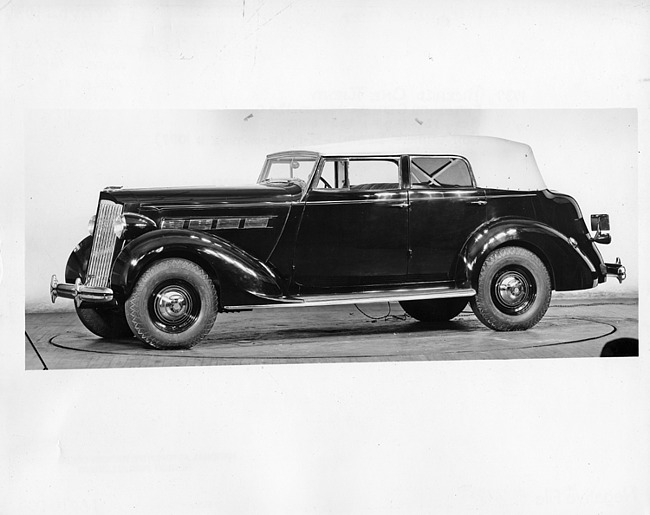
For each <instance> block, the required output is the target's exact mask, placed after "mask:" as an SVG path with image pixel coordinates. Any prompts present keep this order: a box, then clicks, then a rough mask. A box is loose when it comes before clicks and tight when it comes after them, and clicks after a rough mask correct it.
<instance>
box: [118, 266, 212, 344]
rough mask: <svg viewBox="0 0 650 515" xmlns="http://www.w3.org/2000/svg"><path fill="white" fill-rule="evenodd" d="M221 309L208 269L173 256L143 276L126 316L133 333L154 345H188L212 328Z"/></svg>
mask: <svg viewBox="0 0 650 515" xmlns="http://www.w3.org/2000/svg"><path fill="white" fill-rule="evenodd" d="M217 309H218V297H217V289H216V287H215V285H214V283H213V282H212V280H211V279H210V277H209V276H208V275H207V274H206V273H205V271H204V270H203V269H202V268H201V267H200V266H199V265H197V264H196V263H193V262H192V261H188V260H186V259H179V258H171V259H163V260H161V261H158V262H156V263H154V264H153V265H151V267H149V268H148V269H147V270H146V271H145V272H144V273H143V274H142V275H141V276H140V278H139V279H138V281H137V283H136V285H135V288H134V289H133V292H132V293H131V296H130V297H129V298H128V299H127V301H126V319H127V322H128V324H129V327H130V328H131V330H132V331H133V334H135V335H136V337H137V338H139V339H140V340H141V341H143V342H145V343H147V344H148V345H150V346H152V347H155V348H157V349H179V348H185V349H187V348H190V347H193V346H194V345H196V344H197V343H198V342H199V341H201V340H202V339H203V338H204V337H205V336H206V335H207V334H208V333H209V332H210V330H211V329H212V326H213V325H214V322H215V320H216V318H217Z"/></svg>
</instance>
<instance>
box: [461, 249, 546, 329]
mask: <svg viewBox="0 0 650 515" xmlns="http://www.w3.org/2000/svg"><path fill="white" fill-rule="evenodd" d="M550 302H551V278H550V276H549V273H548V270H547V269H546V267H545V266H544V263H542V261H541V260H540V259H539V258H538V257H537V256H536V255H535V254H533V253H532V252H530V251H529V250H526V249H524V248H521V247H503V248H500V249H497V250H495V251H494V252H492V253H491V254H490V255H488V257H487V258H486V260H485V262H484V263H483V266H482V267H481V271H480V272H479V276H478V283H477V288H476V296H475V297H473V298H472V300H471V305H472V310H473V311H474V314H475V315H476V317H477V318H478V319H479V320H480V321H481V322H483V324H485V325H486V326H487V327H489V328H491V329H494V330H496V331H524V330H526V329H529V328H531V327H533V326H534V325H535V324H537V323H538V322H539V321H540V320H541V319H542V317H543V316H544V314H545V313H546V310H547V309H548V306H549V304H550Z"/></svg>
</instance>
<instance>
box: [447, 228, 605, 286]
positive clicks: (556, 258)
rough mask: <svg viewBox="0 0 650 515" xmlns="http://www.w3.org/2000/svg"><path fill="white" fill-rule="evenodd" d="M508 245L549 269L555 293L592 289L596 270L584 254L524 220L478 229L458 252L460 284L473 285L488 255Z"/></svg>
mask: <svg viewBox="0 0 650 515" xmlns="http://www.w3.org/2000/svg"><path fill="white" fill-rule="evenodd" d="M508 245H514V246H520V247H523V248H526V249H528V250H530V251H531V252H533V253H535V254H536V255H537V257H539V258H540V259H541V260H542V262H544V264H545V265H546V267H547V268H548V271H549V274H550V276H551V282H552V285H553V289H555V290H560V291H562V290H581V289H586V288H592V287H593V286H594V279H595V278H597V274H596V269H595V268H594V266H593V264H592V263H591V261H589V259H588V258H587V257H586V256H585V254H584V253H583V252H582V251H581V250H580V249H579V248H577V247H574V246H573V245H572V243H571V240H570V239H569V238H568V236H566V235H564V234H562V233H561V232H559V231H557V230H556V229H553V228H552V227H550V226H548V225H546V224H543V223H541V222H538V221H535V220H530V219H523V218H521V219H520V218H508V219H498V220H492V221H490V222H488V223H486V224H484V225H483V226H481V227H480V228H479V229H478V230H477V231H476V232H475V233H474V234H473V235H472V236H471V237H470V238H469V239H468V240H467V242H466V244H465V246H464V249H463V251H462V252H461V259H460V260H459V261H458V268H457V270H456V277H457V278H459V282H461V283H462V284H464V285H467V286H469V285H474V286H475V285H476V281H477V280H478V273H479V271H480V269H481V266H482V265H483V262H484V261H485V258H487V256H488V254H490V253H491V252H493V251H494V250H496V249H497V248H499V247H503V246H508Z"/></svg>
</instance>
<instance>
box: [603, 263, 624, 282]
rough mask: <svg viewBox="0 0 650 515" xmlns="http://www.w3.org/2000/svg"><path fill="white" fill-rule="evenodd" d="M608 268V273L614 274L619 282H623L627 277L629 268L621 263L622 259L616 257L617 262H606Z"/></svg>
mask: <svg viewBox="0 0 650 515" xmlns="http://www.w3.org/2000/svg"><path fill="white" fill-rule="evenodd" d="M605 267H606V268H607V275H613V276H614V277H616V278H617V279H618V282H619V283H622V282H623V281H624V280H625V278H626V277H627V270H626V269H625V267H624V266H623V265H622V264H621V259H620V258H616V263H605Z"/></svg>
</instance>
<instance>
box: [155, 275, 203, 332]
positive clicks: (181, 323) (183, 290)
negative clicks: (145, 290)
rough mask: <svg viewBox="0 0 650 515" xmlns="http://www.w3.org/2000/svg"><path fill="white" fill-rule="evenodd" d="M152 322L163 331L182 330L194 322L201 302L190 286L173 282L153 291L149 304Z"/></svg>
mask: <svg viewBox="0 0 650 515" xmlns="http://www.w3.org/2000/svg"><path fill="white" fill-rule="evenodd" d="M149 306H150V307H149V309H150V312H151V314H152V315H153V320H154V323H155V324H156V325H157V326H158V327H159V328H160V329H162V330H163V331H165V332H172V333H176V332H182V331H183V330H185V329H187V328H188V327H189V326H190V325H192V324H193V323H194V321H195V320H196V318H197V316H198V314H199V312H200V309H201V308H200V306H201V302H200V300H199V298H198V297H197V295H196V293H195V292H194V290H193V289H192V287H191V286H190V285H188V284H185V283H181V284H179V283H178V282H175V283H173V284H169V283H168V284H166V285H163V286H162V287H161V288H160V289H159V290H157V291H156V292H154V294H153V295H152V298H151V303H150V304H149Z"/></svg>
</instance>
